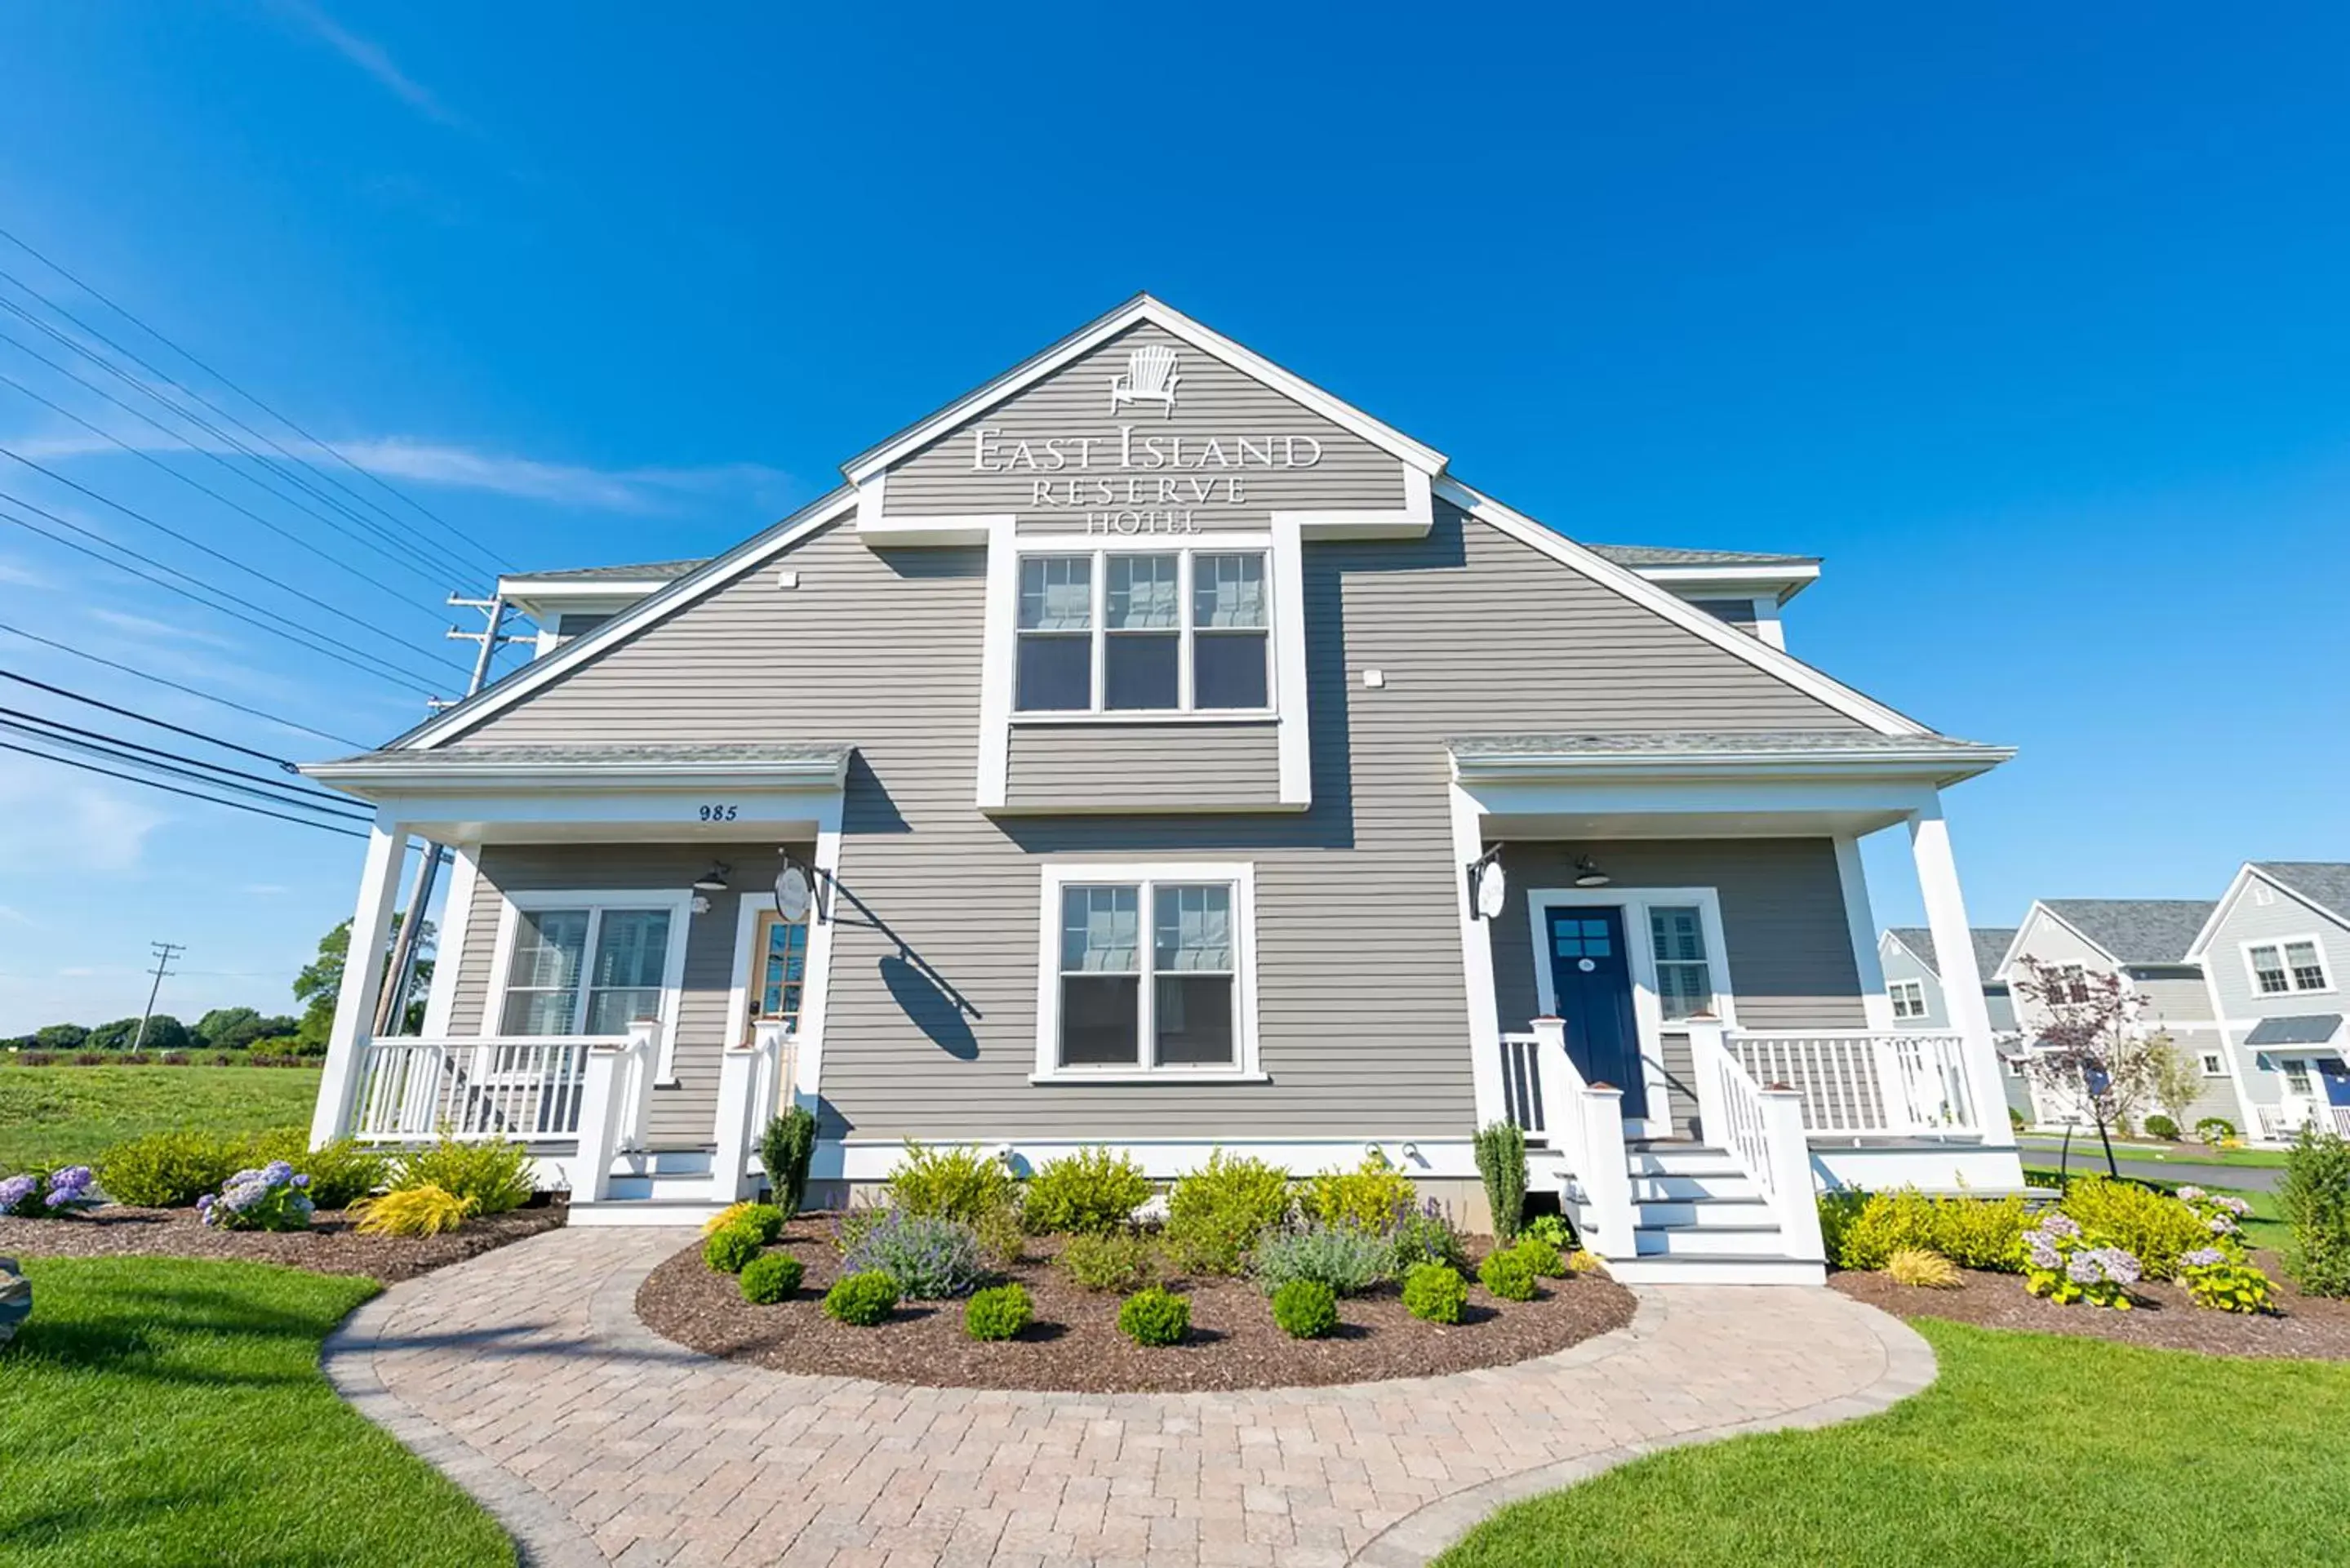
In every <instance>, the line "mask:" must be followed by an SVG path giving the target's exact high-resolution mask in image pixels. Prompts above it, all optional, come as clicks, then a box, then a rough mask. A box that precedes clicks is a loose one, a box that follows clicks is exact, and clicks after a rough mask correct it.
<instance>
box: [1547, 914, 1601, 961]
mask: <svg viewBox="0 0 2350 1568" xmlns="http://www.w3.org/2000/svg"><path fill="white" fill-rule="evenodd" d="M1550 940H1551V946H1552V949H1553V950H1555V952H1556V953H1557V954H1558V956H1559V957H1561V958H1607V956H1609V955H1610V954H1611V953H1613V952H1614V951H1615V947H1616V944H1615V940H1614V939H1613V938H1611V937H1610V936H1609V935H1608V932H1607V921H1606V920H1603V919H1590V918H1579V917H1576V916H1573V915H1561V916H1558V917H1556V918H1555V919H1552V921H1551V923H1550Z"/></svg>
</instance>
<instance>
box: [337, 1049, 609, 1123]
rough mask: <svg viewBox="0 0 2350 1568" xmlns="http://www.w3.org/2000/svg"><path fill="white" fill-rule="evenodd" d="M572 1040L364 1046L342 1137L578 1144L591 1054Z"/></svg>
mask: <svg viewBox="0 0 2350 1568" xmlns="http://www.w3.org/2000/svg"><path fill="white" fill-rule="evenodd" d="M614 1043H615V1042H611V1041H599V1040H597V1039H591V1038H588V1037H586V1036H580V1035H526V1036H525V1035H514V1036H494V1037H486V1038H481V1039H473V1040H421V1039H415V1038H399V1037H395V1038H392V1039H387V1040H374V1041H370V1042H369V1043H368V1044H367V1045H366V1047H365V1051H364V1054H363V1056H362V1058H361V1060H360V1063H359V1089H358V1093H357V1094H356V1096H354V1098H353V1103H352V1112H351V1125H350V1128H349V1131H350V1133H351V1136H352V1137H357V1138H360V1139H362V1140H364V1141H368V1142H372V1143H425V1142H431V1141H432V1140H433V1139H435V1138H438V1137H442V1135H443V1134H444V1133H445V1134H446V1135H447V1136H449V1137H457V1138H494V1137H503V1138H513V1139H515V1140H516V1141H522V1142H528V1141H533V1140H546V1139H556V1138H571V1137H577V1136H578V1132H579V1110H580V1099H581V1093H582V1090H583V1088H584V1087H585V1085H586V1083H587V1053H588V1050H589V1048H590V1047H591V1046H593V1045H596V1044H614Z"/></svg>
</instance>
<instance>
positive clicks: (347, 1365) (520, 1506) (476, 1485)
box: [318, 1231, 611, 1568]
mask: <svg viewBox="0 0 2350 1568" xmlns="http://www.w3.org/2000/svg"><path fill="white" fill-rule="evenodd" d="M556 1233H557V1232H556V1231H546V1232H543V1234H546V1235H554V1234H556ZM531 1240H535V1238H528V1237H525V1239H524V1241H521V1242H517V1243H515V1245H518V1246H519V1245H526V1244H527V1243H528V1242H529V1241H531ZM431 1279H432V1275H431V1274H429V1273H427V1274H421V1275H419V1276H418V1277H417V1278H415V1279H413V1280H405V1281H402V1282H400V1283H399V1284H397V1285H392V1286H390V1287H389V1288H387V1289H386V1290H385V1291H384V1292H383V1293H381V1294H380V1295H377V1296H375V1297H373V1298H371V1299H370V1300H369V1301H366V1302H363V1303H360V1305H359V1308H358V1310H356V1311H355V1312H353V1313H352V1314H351V1315H350V1316H348V1317H347V1318H345V1319H344V1320H343V1321H342V1322H341V1323H339V1324H337V1325H336V1326H335V1329H334V1332H333V1333H331V1334H328V1336H327V1338H326V1342H325V1343H324V1344H323V1345H321V1346H320V1347H319V1351H318V1369H319V1371H321V1372H323V1373H324V1374H326V1377H327V1381H328V1384H329V1385H331V1386H333V1388H334V1390H335V1392H336V1393H337V1394H338V1395H339V1396H341V1397H342V1399H343V1402H344V1403H345V1404H347V1405H348V1406H350V1407H351V1408H353V1409H355V1410H357V1411H358V1412H359V1414H360V1415H362V1416H364V1417H367V1418H368V1420H369V1421H370V1422H372V1423H374V1424H375V1426H376V1427H378V1428H380V1429H381V1430H383V1431H385V1432H388V1433H390V1435H391V1437H392V1438H393V1439H394V1440H395V1441H397V1442H398V1443H399V1444H400V1447H402V1448H404V1449H407V1450H408V1451H409V1452H410V1453H411V1454H414V1455H415V1456H416V1457H417V1458H418V1459H422V1460H423V1461H424V1462H425V1463H426V1464H428V1465H431V1466H432V1468H433V1469H436V1470H438V1471H439V1472H440V1473H441V1474H442V1475H444V1476H446V1477H448V1478H449V1480H452V1481H453V1482H455V1483H456V1484H457V1485H458V1486H459V1487H460V1488H462V1489H463V1490H464V1491H465V1493H466V1494H467V1495H468V1496H470V1497H472V1498H473V1501H475V1502H478V1503H480V1504H481V1505H482V1506H483V1507H484V1508H485V1509H487V1510H488V1511H489V1512H490V1515H491V1517H492V1518H494V1519H495V1520H496V1521H498V1523H499V1524H500V1525H501V1526H503V1527H504V1530H505V1532H506V1534H507V1535H509V1536H510V1537H512V1538H513V1541H514V1544H515V1559H516V1561H517V1562H519V1563H522V1564H523V1568H606V1565H607V1564H608V1563H610V1561H611V1559H609V1558H608V1557H607V1556H605V1555H604V1553H603V1552H602V1551H601V1550H599V1549H598V1547H597V1545H596V1543H595V1542H594V1540H593V1539H591V1538H590V1537H589V1536H588V1535H587V1532H585V1531H583V1530H581V1529H580V1528H579V1526H578V1525H577V1523H575V1522H574V1521H572V1518H571V1516H570V1515H569V1514H568V1513H567V1512H565V1511H564V1510H563V1508H562V1507H561V1505H559V1504H558V1503H556V1501H555V1500H554V1499H553V1498H551V1497H549V1496H547V1495H546V1493H545V1492H543V1491H541V1490H538V1489H537V1488H536V1487H535V1486H533V1485H531V1484H530V1483H529V1482H528V1481H526V1480H523V1479H522V1478H521V1477H519V1476H517V1475H515V1473H514V1472H513V1471H511V1470H509V1469H506V1468H505V1467H504V1466H503V1465H501V1464H499V1463H498V1462H497V1461H496V1460H495V1459H492V1458H490V1456H488V1455H487V1454H484V1453H483V1452H482V1451H481V1450H480V1449H476V1448H474V1447H473V1445H472V1444H471V1443H468V1442H467V1441H465V1439H464V1438H460V1437H458V1436H457V1435H456V1434H455V1433H453V1432H451V1431H449V1430H448V1429H447V1428H444V1427H442V1426H441V1425H440V1424H439V1423H438V1422H435V1421H433V1420H432V1419H431V1418H430V1417H426V1416H424V1415H422V1414H421V1413H420V1412H419V1411H417V1410H415V1409H414V1408H413V1407H411V1406H409V1405H408V1404H407V1403H406V1402H405V1401H404V1400H402V1399H401V1398H400V1396H398V1395H397V1394H394V1393H393V1392H392V1391H391V1390H390V1388H389V1387H388V1386H385V1384H384V1381H383V1378H382V1376H380V1374H379V1373H378V1372H377V1371H376V1365H375V1353H376V1350H377V1348H378V1347H379V1346H380V1345H381V1344H382V1343H383V1340H384V1337H385V1334H386V1332H387V1330H388V1329H389V1328H390V1324H391V1320H392V1319H393V1317H394V1316H396V1315H397V1314H399V1312H400V1308H401V1307H402V1306H403V1305H405V1304H406V1301H407V1298H408V1296H409V1295H410V1294H412V1293H415V1292H416V1291H417V1289H418V1288H419V1287H421V1286H422V1285H423V1284H424V1283H425V1282H428V1281H430V1280H431Z"/></svg>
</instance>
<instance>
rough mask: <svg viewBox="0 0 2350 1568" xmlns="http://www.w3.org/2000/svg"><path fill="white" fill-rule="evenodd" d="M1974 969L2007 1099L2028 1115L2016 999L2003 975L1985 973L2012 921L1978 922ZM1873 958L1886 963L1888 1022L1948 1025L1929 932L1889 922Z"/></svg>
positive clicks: (2002, 953) (1905, 1026)
mask: <svg viewBox="0 0 2350 1568" xmlns="http://www.w3.org/2000/svg"><path fill="white" fill-rule="evenodd" d="M1972 934H1973V937H1974V950H1975V970H1976V971H1977V972H1978V973H1980V974H1981V975H1982V976H1984V977H1985V978H1984V980H1983V982H1982V992H1983V1009H1984V1011H1985V1012H1988V1013H1989V1014H1990V1015H1991V1038H1992V1040H1993V1041H1994V1042H1995V1043H1996V1044H1998V1046H1999V1051H2000V1063H2001V1070H2002V1081H2003V1083H2004V1085H2005V1086H2006V1089H2007V1103H2008V1105H2009V1106H2010V1107H2011V1108H2012V1109H2014V1110H2017V1111H2021V1112H2022V1114H2023V1115H2024V1116H2025V1117H2026V1118H2027V1119H2029V1118H2030V1117H2031V1116H2032V1114H2033V1109H2032V1091H2031V1088H2030V1087H2029V1086H2028V1085H2026V1084H2025V1082H2024V1079H2023V1073H2022V1069H2021V1068H2020V1067H2018V1066H2017V1065H2016V1064H2015V1061H2014V1059H2013V1052H2014V1049H2015V1047H2016V1045H2017V1044H2018V1043H2019V1042H2020V1040H2021V1038H2022V1036H2020V1035H2019V1034H2018V1033H2017V1032H2016V1027H2015V999H2014V997H2012V995H2010V994H2009V992H2008V989H2007V984H2006V982H2005V981H1998V980H1992V979H1991V978H1990V976H1991V975H1992V974H1994V973H1996V972H1997V971H1998V969H1999V963H2000V960H2002V959H2003V958H2005V957H2006V956H2007V950H2008V945H2009V944H2010V943H2012V942H2013V941H2014V940H2015V928H2014V927H2013V926H1977V927H1975V928H1974V930H1973V933H1972ZM1877 960H1878V961H1879V962H1880V963H1881V964H1882V965H1883V966H1884V969H1885V999H1886V1004H1887V1011H1888V1012H1890V1013H1891V1014H1892V1018H1893V1027H1894V1028H1896V1029H1899V1030H1915V1031H1917V1032H1918V1033H1929V1034H1930V1033H1940V1032H1942V1031H1944V1030H1946V1029H1949V1028H1950V1008H1949V1006H1948V1005H1947V1004H1945V1003H1944V1002H1943V1001H1942V971H1941V966H1940V965H1939V964H1938V963H1936V962H1935V961H1934V933H1933V932H1932V931H1930V930H1929V929H1927V928H1925V927H1924V926H1892V927H1888V928H1887V930H1886V932H1885V934H1884V935H1883V936H1881V937H1879V938H1877Z"/></svg>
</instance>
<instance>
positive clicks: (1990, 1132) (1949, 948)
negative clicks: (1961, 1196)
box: [1909, 794, 2015, 1145]
mask: <svg viewBox="0 0 2350 1568" xmlns="http://www.w3.org/2000/svg"><path fill="white" fill-rule="evenodd" d="M1909 852H1910V854H1911V855H1912V856H1913V857H1915V858H1916V860H1917V864H1918V891H1919V893H1920V894H1922V895H1923V897H1924V898H1925V903H1926V926H1927V929H1929V930H1930V931H1932V932H1933V934H1934V955H1935V957H1936V958H1937V959H1939V961H1940V966H1939V967H1940V969H1941V971H1942V1004H1943V1005H1944V1006H1945V1007H1947V1008H1948V1009H1949V1010H1950V1027H1951V1029H1952V1031H1954V1032H1955V1033H1957V1034H1958V1036H1959V1038H1960V1042H1961V1043H1962V1044H1964V1046H1965V1049H1966V1063H1967V1097H1968V1098H1969V1099H1970V1100H1972V1101H1973V1102H1974V1107H1973V1108H1974V1114H1975V1121H1976V1124H1977V1127H1978V1130H1980V1131H1981V1134H1982V1137H1983V1141H1984V1142H1985V1143H1988V1144H1994V1145H2010V1144H2012V1143H2013V1142H2014V1141H2015V1140H2014V1138H2013V1137H2012V1135H2011V1134H2010V1133H2009V1131H2008V1127H2007V1089H2006V1086H2005V1085H2003V1084H2002V1083H2001V1082H2000V1075H1999V1074H2000V1069H1999V1052H1998V1050H1997V1049H1996V1048H1995V1047H1994V1046H1993V1045H1992V1044H1991V1009H1990V1007H1989V1006H1988V1005H1987V1004H1986V1003H1985V1002H1984V1001H1983V990H1982V971H1981V970H1980V969H1978V968H1977V967H1976V965H1975V939H1974V931H1973V929H1972V928H1970V926H1969V925H1968V924H1967V901H1966V898H1965V897H1964V896H1963V895H1962V894H1961V893H1960V891H1959V863H1958V860H1957V858H1956V857H1954V856H1952V854H1951V853H1950V824H1949V823H1948V822H1947V821H1945V820H1944V819H1943V816H1942V801H1941V797H1940V795H1939V794H1937V795H1935V796H1933V797H1931V798H1930V799H1929V801H1928V802H1927V804H1926V805H1922V806H1919V807H1918V809H1917V810H1915V811H1913V812H1911V813H1910V814H1909Z"/></svg>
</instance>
